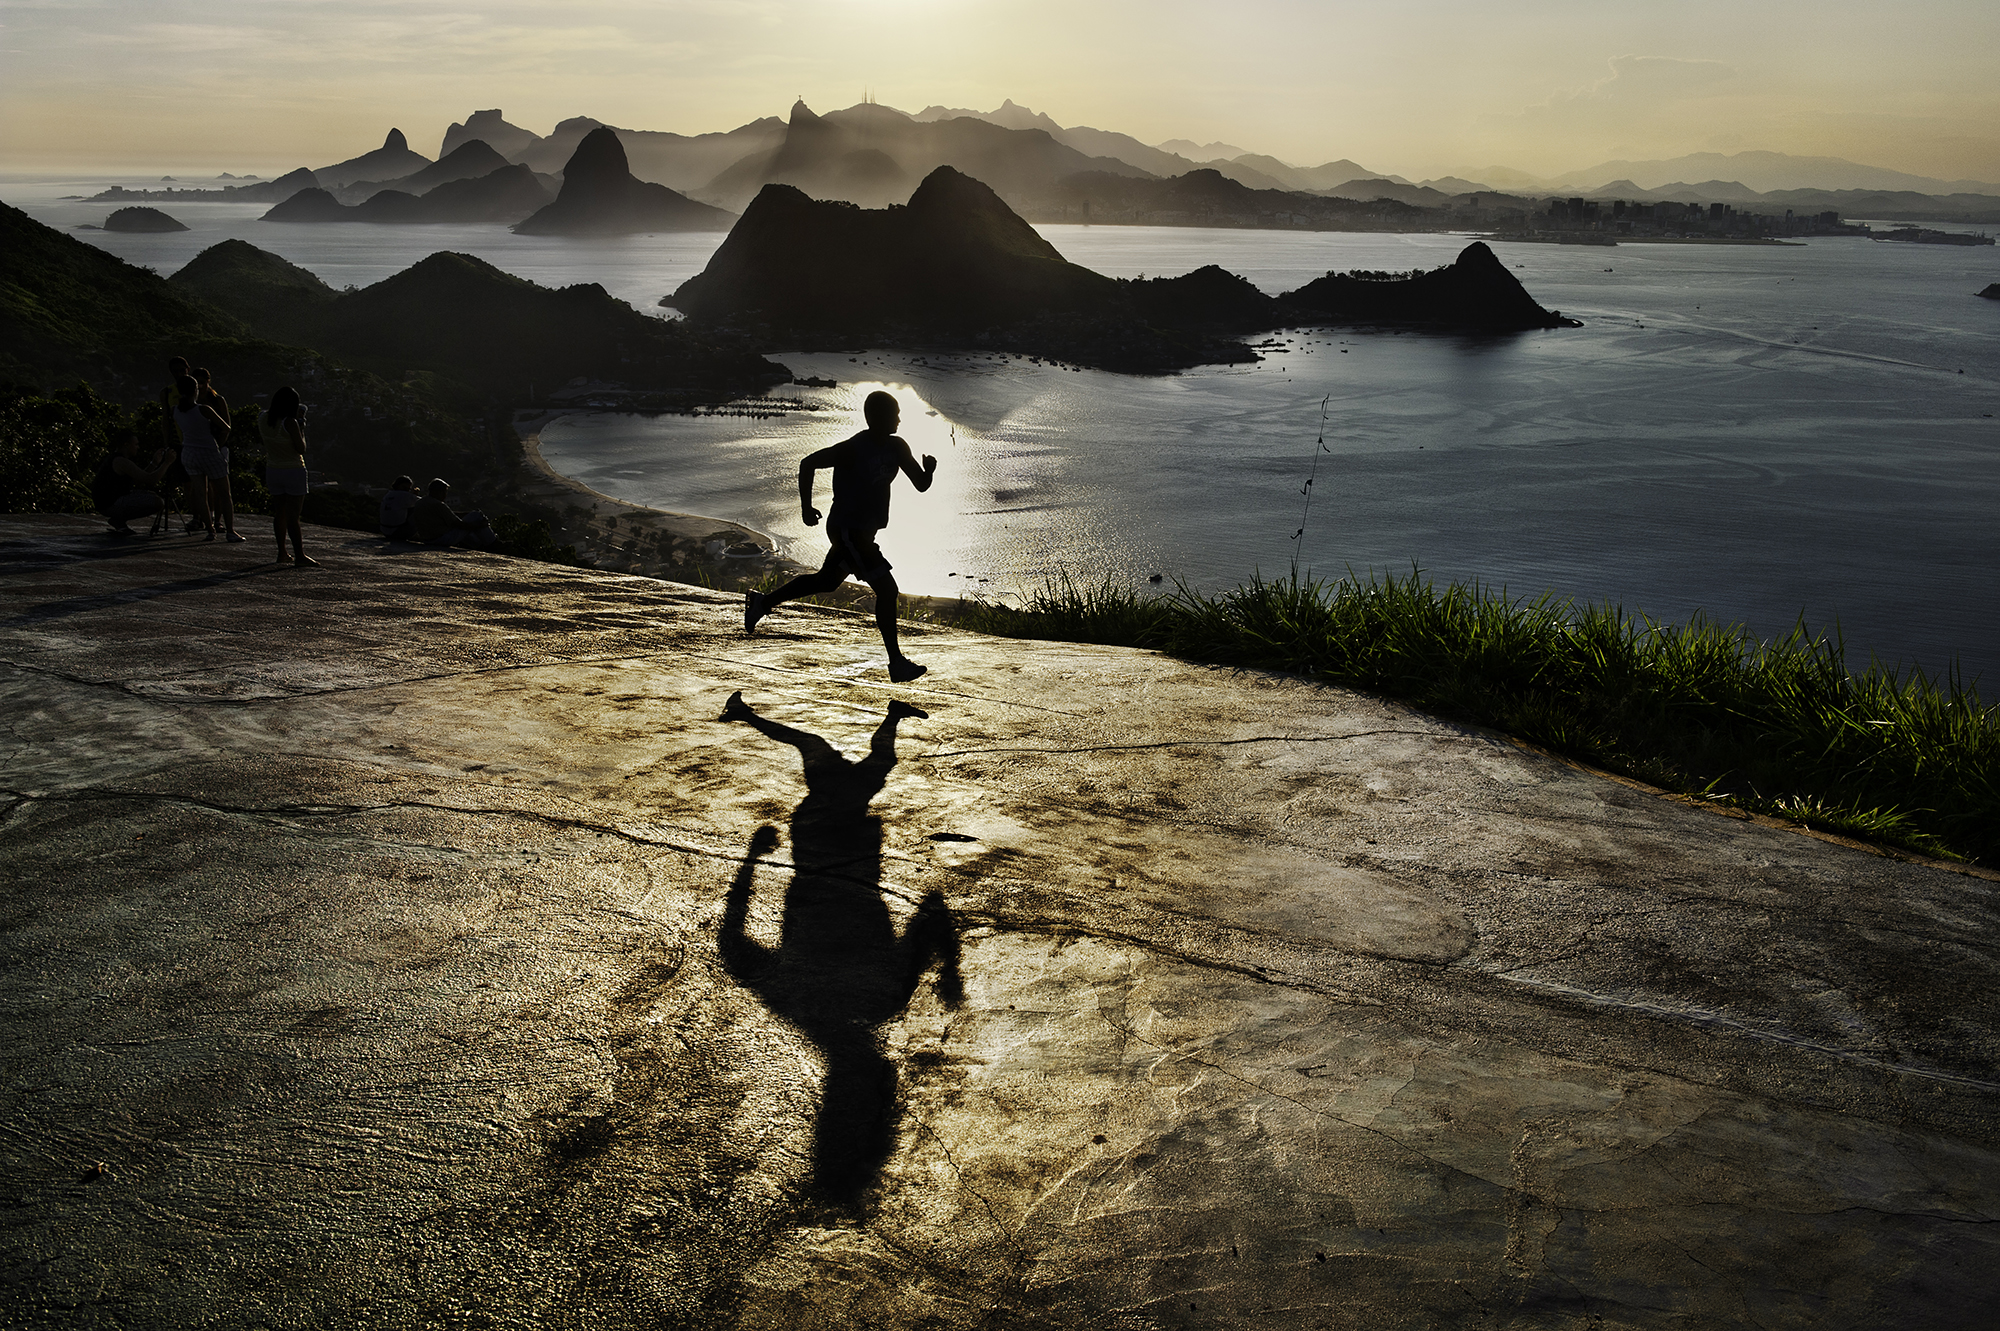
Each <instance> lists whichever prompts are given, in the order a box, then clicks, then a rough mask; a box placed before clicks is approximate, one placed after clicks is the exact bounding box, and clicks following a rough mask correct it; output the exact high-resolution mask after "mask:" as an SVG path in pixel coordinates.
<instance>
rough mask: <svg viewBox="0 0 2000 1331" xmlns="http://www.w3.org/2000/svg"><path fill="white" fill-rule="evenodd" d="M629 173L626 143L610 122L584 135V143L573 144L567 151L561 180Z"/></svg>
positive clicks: (620, 176) (625, 174)
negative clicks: (569, 152) (571, 150)
mask: <svg viewBox="0 0 2000 1331" xmlns="http://www.w3.org/2000/svg"><path fill="white" fill-rule="evenodd" d="M631 174H632V168H631V166H630V164H629V163H628V162H627V161H626V160H625V145H624V143H623V142H622V141H621V140H620V139H619V137H618V131H617V130H615V129H613V128H611V126H609V125H599V126H598V127H597V128H596V129H593V130H592V131H590V133H588V134H586V135H584V136H583V142H581V143H579V144H577V145H576V151H575V152H574V153H571V154H570V159H569V164H568V165H567V166H565V167H563V179H564V180H565V181H571V180H575V179H577V178H578V177H579V176H584V177H605V176H610V177H614V178H617V179H621V180H622V179H623V178H625V177H626V176H629V175H631Z"/></svg>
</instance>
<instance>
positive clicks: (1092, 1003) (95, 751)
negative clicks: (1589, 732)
mask: <svg viewBox="0 0 2000 1331" xmlns="http://www.w3.org/2000/svg"><path fill="white" fill-rule="evenodd" d="M245 530H246V532H254V533H256V538H255V539H253V541H252V542H251V543H250V544H248V545H239V546H225V545H219V544H205V543H196V542H194V541H193V540H192V539H190V538H182V537H178V536H176V537H163V538H159V539H156V540H151V541H148V540H134V541H128V542H125V543H122V544H120V543H114V542H112V541H110V540H109V539H107V538H106V537H104V536H103V535H102V534H101V528H100V524H98V523H97V522H96V521H95V520H91V519H83V518H67V517H7V518H0V596H4V602H3V603H0V662H3V663H4V667H0V687H4V689H5V702H4V712H0V717H4V732H0V767H4V780H0V893H4V897H0V900H3V901H4V918H0V1073H4V1081H0V1177H4V1180H5V1205H4V1211H0V1217H4V1218H0V1235H4V1239H0V1243H4V1252H5V1276H4V1280H0V1325H4V1326H9V1327H13V1326H48V1327H55V1326H62V1327H167V1326H172V1327H180V1326H217V1327H248V1326H255V1327H274V1328H275V1327H403V1326H453V1327H516V1326H530V1325H533V1326H549V1327H577V1328H614V1327H647V1328H659V1327H743V1328H760V1329H761V1328H773V1329H775V1328H821V1327H824V1328H834V1327H870V1328H874V1327H883V1328H927V1329H931V1328H936V1329H943V1328H961V1327H963V1328H973V1327H980V1328H998V1327H1017V1326H1018V1327H1046V1328H1056V1327H1061V1328H1120V1329H1130V1331H1138V1329H1140V1328H1153V1327H1274V1328H1289V1327H1300V1328H1310V1327H1326V1328H1371V1329H1372V1328H1400V1327H1413V1328H1414V1327H1537V1328H1541V1327H1551V1328H1553V1327H1565V1328H1567V1327H1576V1328H1585V1327H1636V1328H1667V1327H1673V1328H1688V1327H1761V1328H1781V1327H1885V1326H1895V1327H1903V1328H1912V1327H1979V1326H1990V1325H1992V1324H1993V1320H1992V1319H1993V1318H1994V1316H1995V1314H1994V1311H1993V1310H1994V1308H1995V1307H2000V1225H1996V1224H1995V1223H1994V1221H1995V1220H1996V1219H2000V1118H1996V1110H2000V1022H1996V1016H2000V911H1997V910H1996V890H2000V883H1996V882H1995V881H1994V878H1993V876H1992V875H1990V874H1984V875H1983V874H1977V873H1968V872H1963V871H1958V870H1954V869H1951V868H1948V867H1944V866H1938V865H1932V864H1925V863H1913V862H1907V861H1903V860H1898V859H1895V858H1891V857H1887V856H1883V855H1879V854H1875V853H1870V852H1868V851H1866V850H1864V849H1858V848H1855V847H1851V846H1847V845H1842V844H1836V843H1832V842H1829V841H1827V840H1823V839H1816V838H1813V837H1809V836H1804V835H1800V834H1798V833H1796V832H1792V831H1787V830H1784V829H1780V828H1775V827H1771V826H1766V825H1761V824H1759V823H1756V822H1752V821H1745V820H1739V819H1732V818H1727V817H1722V816H1718V815H1717V814H1715V813H1712V812H1708V811H1704V810H1701V809H1698V808H1694V807H1690V806H1689V805H1687V804H1686V803H1684V802H1681V801H1677V800H1674V799H1671V798H1667V797H1663V796H1660V795H1658V794H1657V793H1655V792H1652V791H1649V790H1646V789H1643V788H1639V787H1635V786H1632V785H1629V784H1623V783H1619V782H1616V781H1613V780H1610V779H1607V778H1605V777H1602V776H1599V775H1596V774H1593V773H1590V772H1585V771H1580V770H1577V769H1576V768H1574V767H1571V766H1568V765H1565V764H1564V763H1561V762H1559V761H1556V760H1554V759H1551V758H1548V757H1545V756H1542V755H1539V754H1535V753H1531V752H1528V751H1525V750H1523V749H1521V748H1519V747H1517V746H1515V745H1512V744H1509V743H1508V742H1506V741H1505V740H1503V739H1501V738H1498V737H1495V736H1493V735H1490V734H1488V733H1485V732H1480V731H1474V730H1469V729H1466V728H1463V727H1460V726H1456V725H1452V724H1448V723H1445V722H1441V721H1438V720H1435V719H1432V718H1429V717H1426V716H1424V715H1420V714H1417V713H1415V712H1412V711H1410V710H1409V709H1407V708H1404V707H1401V706H1398V705H1396V704H1393V703H1388V702H1384V701H1381V700H1379V699H1375V698H1371V697H1367V696H1363V695H1359V694H1355V693H1350V692H1345V691H1342V690H1338V689H1330V688H1323V687H1319V686H1315V685H1312V684H1309V683H1306V682H1303V681H1300V680H1297V679H1294V678H1289V677H1283V676H1277V675H1269V674H1259V673H1255V672H1244V671H1233V670H1225V669H1218V668H1209V667H1203V666H1198V665H1190V664H1187V663H1184V662H1180V661H1175V660H1172V659H1168V658H1165V657H1161V656H1157V655H1154V654H1151V653H1146V652H1140V651H1132V650H1124V649H1112V648H1097V647H1078V646H1070V645H1063V644H1051V643H1030V642H1016V641H1003V640H998V639H991V638H983V637H979V636H976V635H973V634H967V633H960V632H955V631H944V630H930V631H922V630H911V631H910V634H909V636H908V637H907V638H906V644H905V645H906V648H907V650H908V651H909V652H910V654H911V655H912V656H913V657H915V658H916V659H917V660H919V661H922V662H925V663H926V664H928V665H929V666H930V674H929V675H928V676H926V677H925V678H923V679H922V680H919V681H918V682H917V684H916V685H914V686H908V687H892V686H890V684H889V682H888V679H887V676H886V674H885V672H884V670H883V668H882V652H881V647H880V643H879V641H878V640H877V638H876V637H875V634H874V629H873V625H872V623H871V621H870V620H869V619H867V618H865V617H862V616H858V615H854V614H848V613H840V612H835V611H827V610H816V609H797V608H790V607H788V608H786V609H784V610H781V611H779V612H778V613H777V614H775V615H774V616H772V617H771V618H770V619H769V620H767V621H766V622H765V624H764V626H763V627H761V628H760V630H759V632H758V635H757V636H756V637H755V638H749V639H746V638H745V637H744V635H743V632H742V613H741V602H740V598H737V597H735V596H726V595H722V594H720V593H715V592H710V591H706V590H703V589H701V588H697V587H688V586H680V585H674V584H668V583H661V582H653V581H648V580H645V579H641V578H633V577H624V576H619V575H614V574H606V573H597V572H586V571H583V570H578V569H572V568H564V567H557V566H552V565H543V564H534V563H526V562H521V561H516V560H510V559H505V558H500V557H497V556H490V555H481V554H473V553H467V552H442V553H441V552H430V551H415V552H413V551H410V550H408V549H395V550H392V549H390V548H387V547H385V546H384V545H383V544H382V543H381V542H379V541H374V540H370V539H367V538H365V537H361V536H358V535H356V534H354V533H347V532H336V531H330V530H323V529H313V528H308V529H307V541H308V549H309V550H310V551H311V552H312V553H314V554H316V555H317V556H318V557H319V558H320V559H322V560H323V561H325V562H324V566H323V567H321V568H318V569H293V568H291V567H289V566H286V565H274V564H271V563H268V562H261V561H268V559H269V557H270V555H271V553H272V546H271V544H270V538H269V535H268V531H267V530H265V529H263V528H261V527H259V526H257V525H256V524H255V523H254V522H253V523H252V525H251V526H249V527H246V528H245ZM738 691H740V692H741V695H742V698H741V703H740V704H739V705H731V702H730V699H731V695H732V694H734V693H736V692H738Z"/></svg>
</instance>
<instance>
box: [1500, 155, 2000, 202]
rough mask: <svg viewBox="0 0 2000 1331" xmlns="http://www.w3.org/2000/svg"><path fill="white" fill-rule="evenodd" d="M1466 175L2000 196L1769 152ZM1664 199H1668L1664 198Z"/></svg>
mask: <svg viewBox="0 0 2000 1331" xmlns="http://www.w3.org/2000/svg"><path fill="white" fill-rule="evenodd" d="M1466 174H1467V175H1474V176H1479V177H1481V178H1482V179H1491V180H1493V181H1495V183H1498V184H1504V185H1506V186H1507V187H1508V188H1510V189H1512V190H1513V191H1514V192H1516V193H1519V192H1521V191H1523V190H1529V189H1532V190H1536V191H1538V192H1541V193H1547V194H1565V193H1567V194H1579V195H1583V196H1585V197H1589V196H1591V195H1594V194H1602V193H1605V192H1606V191H1608V190H1610V189H1611V188H1612V186H1613V184H1614V183H1622V184H1624V185H1627V186H1629V187H1630V188H1631V189H1633V190H1636V191H1640V192H1646V193H1657V192H1660V191H1665V190H1671V189H1676V188H1687V187H1688V186H1687V185H1686V184H1685V182H1687V181H1691V180H1699V181H1709V182H1726V183H1731V184H1734V185H1735V186H1736V187H1737V188H1738V189H1742V190H1748V191H1751V192H1753V193H1754V194H1755V195H1757V196H1759V197H1761V196H1763V195H1767V194H1773V193H1783V192H1787V191H1793V190H1813V191H1817V192H1820V193H1835V192H1839V191H1843V190H1867V191H1891V192H1894V191H1909V192H1912V193H1917V194H1932V195H1950V194H1991V195H2000V184H1996V183H1994V182H1992V181H1980V180H1939V179H1937V178H1936V177H1933V176H1918V175H1912V174H1910V173H1908V172H1905V171H1894V170H1891V169H1889V168H1888V167H1881V166H1867V165H1864V164H1863V163H1860V162H1850V161H1848V160H1847V159H1846V158H1844V157H1795V156H1793V155H1792V154H1790V153H1780V152H1765V151H1749V152H1739V153H1713V152H1702V153H1688V154H1686V155H1684V156H1681V157H1672V158H1665V159H1655V160H1651V161H1643V162H1635V161H1613V162H1600V163H1598V164H1597V165H1596V166H1591V167H1585V168H1584V169H1582V170H1580V171H1566V172H1564V173H1563V174H1561V175H1558V176H1548V177H1537V176H1532V175H1529V174H1527V173H1525V172H1520V171H1515V170H1513V169H1511V168H1508V167H1501V166H1494V167H1488V168H1486V169H1485V170H1483V171H1467V172H1466ZM1662 197H1665V196H1664V194H1662ZM1725 202H1726V200H1725Z"/></svg>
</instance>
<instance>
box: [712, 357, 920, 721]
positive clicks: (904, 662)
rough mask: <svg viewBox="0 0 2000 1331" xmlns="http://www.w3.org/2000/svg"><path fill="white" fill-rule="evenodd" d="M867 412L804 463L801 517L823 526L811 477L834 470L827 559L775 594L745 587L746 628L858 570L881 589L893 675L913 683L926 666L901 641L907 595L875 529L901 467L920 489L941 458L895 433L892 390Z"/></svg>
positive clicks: (880, 616) (872, 398)
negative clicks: (862, 423) (845, 435)
mask: <svg viewBox="0 0 2000 1331" xmlns="http://www.w3.org/2000/svg"><path fill="white" fill-rule="evenodd" d="M861 414H862V416H863V417H864V418H865V419H866V420H867V422H868V428H867V429H865V430H863V431H862V432H861V433H860V434H857V435H855V436H854V437H853V438H851V439H845V440H842V441H841V442H840V443H837V444H834V445H832V446H831V447H829V448H822V449H820V450H819V451H818V452H817V453H811V454H808V455H807V456H806V457H805V459H804V460H803V461H801V462H800V463H799V517H800V518H801V519H802V520H803V521H804V522H805V524H806V526H808V527H816V526H818V525H819V519H820V512H819V510H818V509H816V508H814V507H813V502H812V501H813V479H814V477H815V475H816V474H817V473H818V472H821V471H824V470H827V469H828V468H831V469H832V471H833V512H832V513H830V514H828V515H827V520H826V539H827V541H828V543H829V545H830V546H831V547H832V548H831V549H829V550H828V551H827V554H826V563H824V564H823V565H821V566H820V570H819V572H817V573H805V574H801V575H800V576H798V577H796V578H793V579H792V580H791V581H790V582H788V583H786V584H785V585H784V586H782V587H780V588H778V589H777V590H776V591H774V592H769V593H765V592H756V591H752V592H746V593H745V594H744V600H743V631H744V632H745V633H746V634H748V633H755V632H756V631H757V622H758V621H759V620H761V619H762V618H764V616H766V615H768V614H770V613H771V612H772V611H773V610H775V609H777V608H778V607H779V606H781V605H783V604H784V603H785V602H787V601H793V600H797V599H798V598H799V597H801V596H813V595H817V594H818V593H820V592H830V591H832V590H833V589H834V588H835V587H838V586H839V585H840V584H841V582H842V581H843V580H845V579H846V578H847V577H848V575H849V574H852V575H853V576H855V577H857V578H859V579H861V580H862V581H863V582H865V583H867V584H868V586H869V587H870V588H871V589H873V591H874V593H875V626H876V627H877V628H878V629H880V630H881V631H882V645H883V646H884V647H886V648H888V650H889V678H890V679H892V680H894V681H895V682H896V683H898V684H907V683H909V682H910V681H911V680H913V679H915V678H917V676H919V675H921V674H923V673H924V669H925V668H924V667H923V666H920V665H918V664H917V663H916V662H915V661H912V660H911V659H910V658H909V657H907V656H904V655H903V651H902V648H901V647H900V646H899V645H898V643H897V639H896V602H897V598H898V597H899V596H900V595H901V594H902V593H901V589H899V588H898V587H897V586H896V577H895V574H894V573H892V572H891V571H890V564H889V561H888V560H887V559H886V558H884V557H883V555H882V550H881V547H880V546H878V545H876V544H875V534H876V533H877V532H879V531H881V530H882V528H884V527H886V526H888V525H889V486H890V484H891V483H892V482H894V481H895V479H896V473H897V472H898V471H900V472H902V473H903V474H904V475H905V476H908V477H909V478H910V484H911V485H914V486H916V487H917V491H918V493H920V494H921V493H922V492H924V491H926V490H928V489H930V488H931V480H932V478H933V477H935V476H936V475H937V459H936V458H934V457H932V456H931V455H930V454H928V453H926V454H925V455H924V462H923V466H922V467H921V468H920V467H918V466H917V459H916V458H915V456H914V455H912V454H911V452H910V446H909V445H908V444H907V443H905V442H903V440H902V439H901V438H900V437H899V436H898V435H897V434H896V427H897V426H899V425H900V424H902V419H903V409H902V408H901V407H900V406H899V405H898V404H897V402H896V399H895V398H894V397H893V396H892V395H890V394H888V393H882V392H875V393H870V394H869V395H868V400H867V401H865V402H863V403H862V404H861Z"/></svg>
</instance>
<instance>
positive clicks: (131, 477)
mask: <svg viewBox="0 0 2000 1331" xmlns="http://www.w3.org/2000/svg"><path fill="white" fill-rule="evenodd" d="M173 464H174V454H173V450H171V449H166V448H156V449H154V450H153V457H152V462H151V465H150V468H149V467H148V466H147V465H145V464H142V463H141V462H140V461H139V432H138V431H137V430H134V429H130V428H127V429H126V430H124V431H123V432H122V433H120V434H118V435H116V436H114V437H113V440H112V444H111V452H110V454H109V455H108V456H107V457H106V458H105V459H104V462H103V463H102V465H100V466H99V467H98V470H97V477H96V479H95V480H94V481H92V482H91V487H90V488H91V499H92V500H93V501H94V502H95V504H96V505H97V511H98V512H100V513H102V514H103V515H104V517H105V520H106V521H108V522H109V523H110V524H111V530H112V531H113V532H115V533H117V534H118V535H120V536H135V535H137V534H138V533H136V532H134V531H133V530H132V529H131V528H130V527H129V526H127V525H126V524H127V523H129V522H131V521H132V519H133V518H144V517H150V516H152V515H153V514H155V513H158V512H161V511H162V510H163V509H164V508H165V507H166V505H165V504H163V503H162V502H161V501H160V496H159V494H158V493H157V492H158V490H159V487H160V482H161V480H163V479H164V478H165V477H166V474H167V468H169V467H171V466H173Z"/></svg>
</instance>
